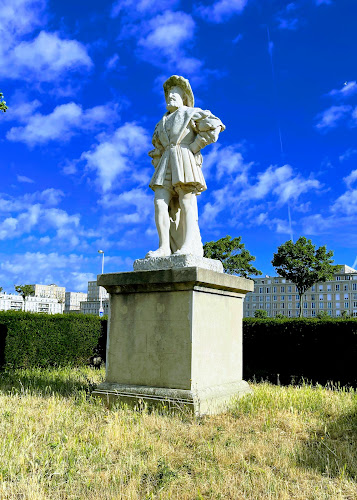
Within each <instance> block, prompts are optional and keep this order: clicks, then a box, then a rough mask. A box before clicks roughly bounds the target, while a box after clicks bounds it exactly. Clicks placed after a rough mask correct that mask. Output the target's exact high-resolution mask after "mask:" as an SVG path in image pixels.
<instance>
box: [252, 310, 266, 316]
mask: <svg viewBox="0 0 357 500" xmlns="http://www.w3.org/2000/svg"><path fill="white" fill-rule="evenodd" d="M267 317H268V312H267V311H265V310H264V309H256V310H255V311H254V318H267Z"/></svg>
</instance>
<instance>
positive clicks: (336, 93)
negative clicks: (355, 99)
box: [328, 80, 357, 99]
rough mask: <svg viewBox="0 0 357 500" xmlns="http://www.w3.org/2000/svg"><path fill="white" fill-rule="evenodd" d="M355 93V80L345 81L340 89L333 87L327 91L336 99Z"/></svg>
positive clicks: (356, 90)
mask: <svg viewBox="0 0 357 500" xmlns="http://www.w3.org/2000/svg"><path fill="white" fill-rule="evenodd" d="M355 94H357V83H356V81H355V80H354V81H351V82H345V84H344V85H343V86H342V87H341V88H340V89H333V90H331V91H330V92H329V93H328V95H329V96H332V97H336V98H338V99H345V98H347V97H350V96H353V95H355Z"/></svg>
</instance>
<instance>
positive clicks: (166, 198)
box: [146, 187, 172, 258]
mask: <svg viewBox="0 0 357 500" xmlns="http://www.w3.org/2000/svg"><path fill="white" fill-rule="evenodd" d="M171 196H172V194H171V193H170V191H169V190H168V189H165V188H163V187H157V188H155V199H154V204H155V223H156V228H157V232H158V234H159V248H158V249H157V250H151V251H150V252H148V253H147V254H146V258H149V257H167V256H168V255H171V249H170V218H169V203H170V200H171Z"/></svg>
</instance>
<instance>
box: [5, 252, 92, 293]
mask: <svg viewBox="0 0 357 500" xmlns="http://www.w3.org/2000/svg"><path fill="white" fill-rule="evenodd" d="M93 264H94V262H91V260H90V259H89V258H88V257H84V256H83V255H76V254H69V255H63V254H59V253H57V252H50V253H43V252H26V253H24V254H13V255H12V256H11V259H6V258H5V259H4V258H3V259H1V263H0V273H1V278H2V282H5V283H7V284H8V286H9V289H10V287H11V286H12V288H13V285H12V284H19V283H42V284H49V283H56V284H57V285H59V286H66V287H67V290H69V291H85V292H86V291H87V285H88V281H93V280H95V279H96V275H95V274H94V273H93V272H88V270H87V271H86V270H85V268H88V267H90V268H93Z"/></svg>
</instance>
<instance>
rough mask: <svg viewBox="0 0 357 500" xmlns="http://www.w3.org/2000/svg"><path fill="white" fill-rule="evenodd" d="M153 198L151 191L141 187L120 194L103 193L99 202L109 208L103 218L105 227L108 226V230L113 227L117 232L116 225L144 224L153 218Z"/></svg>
mask: <svg viewBox="0 0 357 500" xmlns="http://www.w3.org/2000/svg"><path fill="white" fill-rule="evenodd" d="M153 200H154V196H153V193H152V192H149V191H148V189H146V190H144V189H141V188H135V189H131V190H129V191H124V192H123V193H120V194H109V193H106V194H104V196H103V198H102V199H101V200H100V202H99V203H100V204H101V205H102V206H103V208H104V209H106V210H107V209H109V213H110V214H111V215H109V216H106V217H104V219H103V221H104V224H105V227H108V231H109V232H111V229H110V228H115V232H117V228H118V226H123V225H133V224H144V223H145V222H146V221H148V220H154V203H153ZM133 209H134V210H133Z"/></svg>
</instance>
